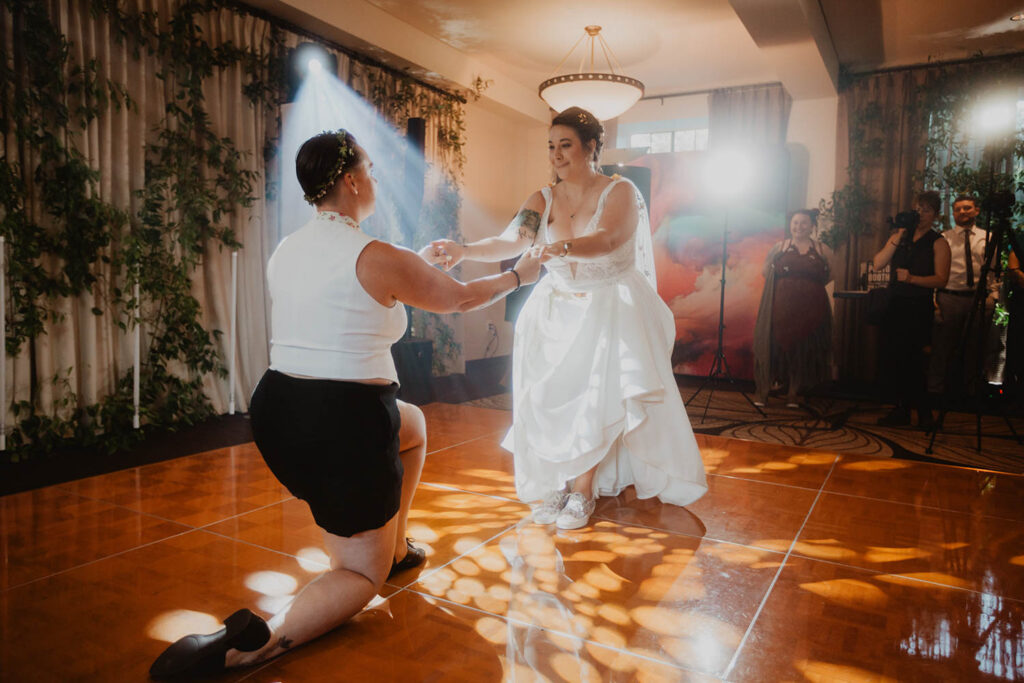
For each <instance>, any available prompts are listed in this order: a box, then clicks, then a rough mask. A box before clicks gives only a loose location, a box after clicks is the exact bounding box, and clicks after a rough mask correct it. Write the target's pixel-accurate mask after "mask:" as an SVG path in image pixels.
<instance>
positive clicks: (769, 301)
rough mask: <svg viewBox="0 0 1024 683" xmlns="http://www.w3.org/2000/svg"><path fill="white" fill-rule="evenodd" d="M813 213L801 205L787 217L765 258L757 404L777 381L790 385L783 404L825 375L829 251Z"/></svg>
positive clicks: (829, 309)
mask: <svg viewBox="0 0 1024 683" xmlns="http://www.w3.org/2000/svg"><path fill="white" fill-rule="evenodd" d="M817 227H818V214H817V212H816V211H812V210H809V209H801V210H799V211H796V212H794V213H793V215H792V217H791V218H790V221H789V233H790V237H789V239H787V240H784V241H782V242H779V243H778V244H776V245H775V246H774V247H772V250H771V251H770V252H768V258H767V259H765V265H764V277H765V287H764V291H763V293H762V294H761V306H760V308H759V309H758V312H757V323H756V325H755V327H754V380H755V383H756V385H757V400H756V401H755V403H756V404H757V405H759V406H763V405H764V404H765V402H766V401H767V399H768V391H769V390H770V389H771V385H772V383H773V382H775V381H780V382H786V383H788V385H789V386H788V390H787V394H786V405H787V407H791V408H794V407H797V405H798V404H797V393H798V392H803V391H807V390H808V389H811V388H813V387H814V386H815V385H817V384H820V383H821V382H822V381H824V380H826V379H828V376H829V369H830V365H831V356H832V307H831V305H830V304H829V300H828V293H827V292H826V291H825V285H826V284H828V282H829V281H830V280H831V279H832V276H831V275H830V272H831V268H830V267H829V260H830V259H831V257H832V252H831V250H829V248H828V247H827V246H825V245H824V244H822V243H821V242H820V241H818V240H816V239H815V231H816V229H817Z"/></svg>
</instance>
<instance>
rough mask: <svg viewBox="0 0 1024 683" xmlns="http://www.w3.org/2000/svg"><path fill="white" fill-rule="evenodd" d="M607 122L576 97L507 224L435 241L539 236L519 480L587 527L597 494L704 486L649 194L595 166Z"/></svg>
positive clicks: (510, 445)
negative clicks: (550, 171) (674, 357)
mask: <svg viewBox="0 0 1024 683" xmlns="http://www.w3.org/2000/svg"><path fill="white" fill-rule="evenodd" d="M602 135H603V128H602V126H601V123H600V122H599V121H598V120H597V119H596V118H594V116H593V115H592V114H590V113H589V112H587V111H585V110H583V109H580V108H578V107H573V108H570V109H567V110H565V111H563V112H562V113H560V114H559V115H558V116H556V117H555V118H554V120H553V121H552V126H551V130H550V135H549V139H548V151H549V156H550V159H551V164H552V166H553V167H554V171H555V174H556V175H557V177H558V182H556V183H555V184H554V185H553V186H552V187H545V188H542V189H541V190H539V191H538V192H535V193H533V194H532V195H531V196H530V197H529V198H528V199H527V200H526V201H525V202H524V203H523V205H522V207H521V208H520V210H519V213H518V214H517V215H516V217H515V218H514V219H513V221H512V222H511V223H510V224H509V226H508V227H507V228H506V229H505V231H504V232H503V233H502V234H501V235H499V236H498V237H492V238H488V239H484V240H479V241H477V242H473V243H470V244H465V245H460V244H458V243H456V242H452V241H450V240H438V241H436V242H434V243H433V244H432V247H433V256H432V260H433V261H434V262H435V263H441V264H444V265H445V267H446V268H451V267H453V266H455V265H456V264H457V263H459V262H460V261H462V260H475V261H490V262H494V261H501V260H505V259H508V258H512V257H514V256H516V255H518V254H520V253H522V252H523V251H525V250H526V249H528V248H530V247H531V246H534V245H536V246H538V247H541V248H542V258H543V260H544V261H545V265H546V267H547V269H548V273H549V275H548V277H546V278H543V279H542V280H541V281H540V282H539V283H538V284H537V286H536V287H535V288H534V290H533V292H532V293H531V294H530V296H529V298H528V299H527V301H526V303H525V304H524V306H523V309H522V311H521V312H520V314H519V318H518V319H517V321H516V326H515V337H514V341H513V352H512V372H513V385H512V388H513V391H512V396H513V413H512V428H511V430H509V433H508V435H507V436H506V437H505V440H504V442H503V443H502V446H504V447H505V448H507V449H509V450H511V451H512V452H513V454H514V457H515V483H516V493H517V494H518V496H519V498H520V499H521V500H523V501H527V502H532V503H534V506H533V519H534V521H535V522H538V523H540V524H550V523H552V522H554V523H556V524H557V525H558V527H559V528H563V529H577V528H580V527H582V526H584V525H586V524H587V522H588V520H589V518H590V514H591V513H592V512H593V510H594V504H595V499H596V498H597V497H598V496H615V495H618V494H619V492H620V491H622V490H623V489H624V488H625V487H627V486H630V485H632V486H634V487H635V489H636V495H637V497H638V498H650V497H653V496H657V497H658V498H659V499H660V500H661V501H663V502H665V503H672V504H674V505H687V504H689V503H692V502H693V501H695V500H697V499H698V498H700V497H701V496H702V495H703V494H704V493H705V492H706V491H707V482H706V479H705V476H704V466H703V463H702V461H701V457H700V451H699V449H698V447H697V442H696V440H695V439H694V436H693V430H692V429H691V427H690V421H689V419H688V418H687V415H686V411H685V408H684V406H683V402H682V399H681V398H680V395H679V390H678V388H677V387H676V382H675V376H674V375H673V373H672V367H671V361H670V357H671V352H672V345H673V343H674V340H675V323H674V319H673V316H672V312H671V311H670V310H669V308H668V306H666V305H665V303H664V302H663V301H662V300H661V297H659V296H658V293H657V290H656V288H655V279H654V263H653V257H652V253H651V236H650V227H649V223H648V219H647V210H646V207H645V206H644V201H643V197H642V196H641V194H640V192H639V191H638V190H637V189H636V187H635V186H634V185H633V184H632V183H631V182H630V181H629V180H626V179H625V178H619V177H618V176H615V177H613V178H608V177H607V176H604V175H601V174H600V173H599V172H598V171H597V159H598V155H599V154H600V151H601V142H602Z"/></svg>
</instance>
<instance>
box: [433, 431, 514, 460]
mask: <svg viewBox="0 0 1024 683" xmlns="http://www.w3.org/2000/svg"><path fill="white" fill-rule="evenodd" d="M503 431H507V430H504V429H496V430H494V431H493V432H487V433H486V434H481V435H480V436H476V437H473V438H472V439H466V440H465V441H460V442H459V443H452V444H448V445H447V446H445V447H444V448H438V449H437V450H435V451H430V450H428V451H427V455H428V456H430V455H433V454H434V453H441V452H442V451H446V450H448V449H449V448H458V447H459V446H465V445H466V444H467V443H473V442H474V441H479V440H480V439H488V438H490V437H492V436H494V435H495V434H501V433H502V432H503ZM429 442H430V434H429V433H428V434H427V443H429Z"/></svg>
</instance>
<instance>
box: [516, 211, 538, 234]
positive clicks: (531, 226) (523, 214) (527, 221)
mask: <svg viewBox="0 0 1024 683" xmlns="http://www.w3.org/2000/svg"><path fill="white" fill-rule="evenodd" d="M512 223H513V224H514V225H515V226H516V227H517V229H518V232H519V237H520V239H529V240H532V239H534V238H535V237H537V231H538V230H540V214H539V213H537V212H536V211H534V210H533V209H523V210H522V211H520V212H519V213H518V214H516V217H515V218H513V219H512Z"/></svg>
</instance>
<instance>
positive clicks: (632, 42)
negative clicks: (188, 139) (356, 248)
mask: <svg viewBox="0 0 1024 683" xmlns="http://www.w3.org/2000/svg"><path fill="white" fill-rule="evenodd" d="M250 2H251V3H252V4H254V5H256V6H258V7H262V8H263V9H266V10H267V11H269V12H271V13H275V14H278V15H280V16H282V17H284V18H286V19H288V20H290V21H293V22H295V23H297V24H300V25H303V26H305V27H307V28H310V29H312V30H314V31H316V32H318V33H320V34H321V35H326V36H327V37H329V38H332V39H334V40H337V41H338V42H342V43H345V44H349V45H351V46H352V47H354V48H355V49H358V50H362V51H364V52H368V53H370V54H371V56H372V57H374V58H375V59H378V60H380V61H382V62H385V63H389V64H391V65H393V66H395V67H396V68H400V69H406V70H409V71H411V72H412V73H414V74H416V75H418V76H420V77H422V78H426V79H427V80H431V79H432V80H434V81H440V82H441V83H444V84H448V85H452V86H455V87H466V86H467V85H468V84H470V83H471V82H472V80H473V78H475V77H476V76H478V75H480V76H484V77H486V78H489V79H491V80H492V81H494V82H495V85H494V86H493V87H492V88H490V89H489V90H488V91H487V92H486V96H488V97H491V98H493V99H494V101H496V102H499V103H501V104H504V105H506V106H511V107H512V108H514V109H517V110H519V111H521V112H523V113H527V114H528V115H531V116H536V117H538V118H539V116H538V113H537V112H538V108H537V105H538V104H539V100H538V99H537V95H536V93H537V85H538V84H539V83H540V82H541V81H542V80H544V79H546V78H548V77H549V76H551V75H552V74H553V72H554V70H555V69H556V67H557V65H558V64H559V62H561V61H562V59H563V57H565V56H566V53H567V52H568V51H569V49H570V48H571V47H572V46H573V44H574V43H575V42H576V41H577V39H578V38H580V37H581V36H582V35H583V27H584V26H586V25H588V24H597V25H600V26H602V27H603V30H602V36H603V37H604V38H605V40H606V41H607V43H608V45H609V46H610V47H611V49H612V51H613V52H614V53H615V56H616V57H617V59H618V61H619V63H620V64H621V66H622V70H623V72H624V73H625V74H626V75H629V76H632V77H634V78H638V79H640V80H641V81H643V82H644V84H645V86H646V94H647V95H648V96H658V95H666V94H671V93H681V92H694V91H703V90H708V89H712V88H718V87H727V86H732V85H745V84H754V83H765V82H772V81H781V82H782V83H783V85H785V86H786V87H787V89H788V90H790V92H791V94H792V95H793V96H794V97H795V98H797V99H801V98H807V97H820V96H825V95H829V94H834V92H835V81H836V74H837V73H838V70H839V67H840V66H842V67H844V68H846V69H847V70H849V71H854V72H859V71H869V70H874V69H879V68H885V67H890V66H899V65H907V64H915V63H923V62H928V61H946V60H953V59H961V58H966V57H970V56H972V55H976V54H979V53H982V54H995V53H1000V52H1017V51H1024V22H1011V21H1010V16H1011V15H1013V14H1015V13H1017V12H1022V11H1024V0H974V1H969V0H250ZM580 56H581V53H580V51H579V48H577V51H576V52H575V53H574V55H573V57H574V59H573V60H572V63H571V64H567V65H566V66H564V67H563V68H562V69H560V70H559V73H565V72H566V71H570V70H575V69H576V67H577V66H578V62H579V58H580ZM597 61H598V64H599V65H600V66H602V67H603V64H604V62H603V60H602V59H601V58H600V57H599V58H598V60H597ZM602 70H603V69H602ZM829 91H831V92H829ZM540 111H542V112H546V107H544V108H542V109H541V110H540Z"/></svg>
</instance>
